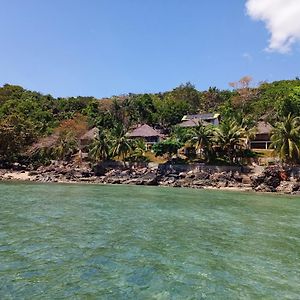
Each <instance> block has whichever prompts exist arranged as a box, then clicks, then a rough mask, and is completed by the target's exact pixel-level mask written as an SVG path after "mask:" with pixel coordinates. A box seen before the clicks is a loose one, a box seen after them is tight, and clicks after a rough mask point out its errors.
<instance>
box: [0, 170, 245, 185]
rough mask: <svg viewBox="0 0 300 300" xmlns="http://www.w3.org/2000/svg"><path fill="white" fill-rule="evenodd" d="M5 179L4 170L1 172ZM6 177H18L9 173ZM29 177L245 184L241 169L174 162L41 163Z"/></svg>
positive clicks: (33, 178) (42, 178) (170, 183)
mask: <svg viewBox="0 0 300 300" xmlns="http://www.w3.org/2000/svg"><path fill="white" fill-rule="evenodd" d="M0 179H1V173H0ZM6 179H14V178H9V177H6ZM28 180H30V181H37V182H88V183H102V184H134V185H148V186H150V185H152V186H156V185H161V186H171V187H189V188H198V189H199V188H205V187H214V188H225V187H236V188H242V187H245V184H243V177H242V176H241V175H240V174H239V173H237V172H236V173H234V172H232V171H229V172H212V171H211V172H209V171H203V170H202V171H201V170H191V171H188V172H183V171H180V170H178V169H176V168H175V167H174V166H172V165H160V166H156V167H139V168H138V167H135V168H127V169H125V168H124V167H123V168H122V167H118V168H105V167H103V166H101V165H99V166H97V167H94V168H89V167H85V168H76V167H72V166H70V165H67V164H62V165H57V164H53V165H50V166H47V167H39V168H38V169H36V170H33V171H30V172H29V173H28Z"/></svg>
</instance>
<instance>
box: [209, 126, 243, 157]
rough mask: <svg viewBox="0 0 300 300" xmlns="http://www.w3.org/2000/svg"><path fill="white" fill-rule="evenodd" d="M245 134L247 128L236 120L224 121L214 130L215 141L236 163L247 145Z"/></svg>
mask: <svg viewBox="0 0 300 300" xmlns="http://www.w3.org/2000/svg"><path fill="white" fill-rule="evenodd" d="M245 136H246V130H245V128H244V127H242V126H240V125H239V124H238V123H237V122H236V121H234V120H225V121H223V122H222V123H221V124H220V125H219V127H218V128H216V130H215V131H214V141H215V142H216V145H217V146H218V147H219V148H220V149H221V151H222V152H223V153H224V154H225V155H226V156H227V157H228V159H229V162H230V163H234V161H235V159H236V158H237V156H238V155H239V153H240V152H241V150H242V149H243V148H245V147H246V143H245Z"/></svg>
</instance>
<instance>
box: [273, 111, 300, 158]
mask: <svg viewBox="0 0 300 300" xmlns="http://www.w3.org/2000/svg"><path fill="white" fill-rule="evenodd" d="M271 141H272V144H271V148H274V149H275V152H277V153H278V155H279V157H280V159H281V160H282V161H283V162H285V163H288V164H292V163H296V162H299V160H300V118H299V117H293V116H292V115H291V114H289V115H288V116H287V118H286V119H285V120H283V121H282V122H279V123H277V124H276V127H275V128H274V130H273V133H272V136H271Z"/></svg>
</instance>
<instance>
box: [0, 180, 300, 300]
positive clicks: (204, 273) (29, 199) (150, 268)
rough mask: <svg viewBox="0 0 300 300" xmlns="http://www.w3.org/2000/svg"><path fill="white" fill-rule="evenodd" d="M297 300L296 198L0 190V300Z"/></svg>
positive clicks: (6, 186) (95, 189)
mask: <svg viewBox="0 0 300 300" xmlns="http://www.w3.org/2000/svg"><path fill="white" fill-rule="evenodd" d="M299 297H300V198H299V197H298V198H296V197H294V198H293V197H282V196H273V195H258V194H246V193H230V192H220V191H207V190H187V189H170V188H157V187H154V188H151V187H149V188H147V187H137V186H99V185H58V184H57V185H55V184H47V185H43V184H22V183H18V184H13V183H2V184H0V299H63V298H68V299H299Z"/></svg>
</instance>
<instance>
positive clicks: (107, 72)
mask: <svg viewBox="0 0 300 300" xmlns="http://www.w3.org/2000/svg"><path fill="white" fill-rule="evenodd" d="M299 16H300V0H206V1H205V0H202V1H200V0H43V1H41V0H26V1H24V0H0V37H1V44H0V85H3V84H5V83H10V84H18V85H21V86H23V87H25V88H27V89H30V90H36V91H39V92H41V93H43V94H52V95H54V96H56V97H58V96H60V97H66V96H78V95H82V96H95V97H98V98H101V97H108V96H112V95H120V94H126V93H150V92H163V91H167V90H171V89H173V88H175V87H176V86H178V85H180V84H182V83H186V82H191V83H193V84H194V85H195V86H196V88H197V89H199V90H205V89H207V88H208V87H210V86H216V87H218V88H220V89H227V88H229V85H228V83H229V82H233V81H238V80H239V79H240V78H241V77H243V76H246V75H248V76H251V77H253V84H258V83H259V82H261V81H268V82H272V81H274V80H281V79H294V78H295V77H296V76H299V77H300V42H299V41H300V17H299Z"/></svg>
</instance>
